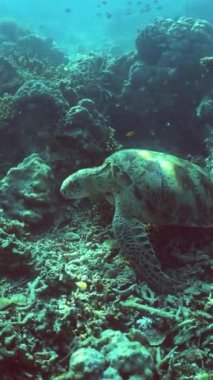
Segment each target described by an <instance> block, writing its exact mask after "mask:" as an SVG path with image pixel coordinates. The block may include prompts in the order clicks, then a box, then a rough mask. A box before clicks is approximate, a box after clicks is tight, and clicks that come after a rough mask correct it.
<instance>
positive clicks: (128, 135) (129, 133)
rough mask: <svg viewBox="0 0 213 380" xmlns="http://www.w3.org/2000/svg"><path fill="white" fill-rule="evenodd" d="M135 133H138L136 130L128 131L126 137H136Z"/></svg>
mask: <svg viewBox="0 0 213 380" xmlns="http://www.w3.org/2000/svg"><path fill="white" fill-rule="evenodd" d="M135 135H136V132H135V131H128V132H126V133H125V136H126V137H134V136H135Z"/></svg>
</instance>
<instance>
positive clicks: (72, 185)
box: [60, 169, 90, 199]
mask: <svg viewBox="0 0 213 380" xmlns="http://www.w3.org/2000/svg"><path fill="white" fill-rule="evenodd" d="M60 193H61V194H62V195H63V197H64V198H66V199H81V198H86V197H89V196H90V175H89V173H88V169H81V170H78V171H77V172H75V173H73V174H71V175H70V176H69V177H67V178H66V179H65V180H64V181H63V182H62V185H61V188H60Z"/></svg>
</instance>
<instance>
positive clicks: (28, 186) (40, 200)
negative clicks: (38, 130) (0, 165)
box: [0, 153, 54, 224]
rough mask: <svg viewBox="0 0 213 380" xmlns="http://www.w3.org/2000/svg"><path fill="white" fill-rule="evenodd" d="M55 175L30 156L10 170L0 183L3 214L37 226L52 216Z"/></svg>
mask: <svg viewBox="0 0 213 380" xmlns="http://www.w3.org/2000/svg"><path fill="white" fill-rule="evenodd" d="M53 189H54V176H53V174H52V172H51V169H50V167H49V166H48V165H46V164H45V162H44V161H42V159H41V158H40V157H39V155H38V154H37V153H33V154H31V155H30V156H28V157H26V158H25V159H24V160H23V162H21V163H20V164H19V165H18V166H17V167H15V168H11V169H10V170H9V171H8V173H7V175H6V177H4V178H3V179H2V180H1V182H0V193H1V207H2V208H3V210H4V212H5V214H6V215H8V216H10V217H13V218H17V219H19V220H22V221H24V222H27V223H29V224H38V223H41V221H43V219H45V218H47V217H48V215H49V216H50V215H51V212H53V209H52V195H53Z"/></svg>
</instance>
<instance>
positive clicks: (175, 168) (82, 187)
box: [60, 149, 213, 292]
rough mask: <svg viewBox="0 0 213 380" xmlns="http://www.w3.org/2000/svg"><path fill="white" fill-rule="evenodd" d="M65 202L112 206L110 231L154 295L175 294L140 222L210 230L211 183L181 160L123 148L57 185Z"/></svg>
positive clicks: (212, 218)
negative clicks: (89, 201) (101, 199)
mask: <svg viewBox="0 0 213 380" xmlns="http://www.w3.org/2000/svg"><path fill="white" fill-rule="evenodd" d="M60 191H61V194H62V195H63V196H64V197H65V198H67V199H80V198H84V197H91V198H94V197H96V196H98V195H102V196H103V197H105V198H106V199H107V200H108V201H109V202H110V203H112V204H113V205H114V206H115V214H114V218H113V231H114V234H115V237H116V239H117V240H118V241H119V243H120V246H121V250H122V253H123V254H124V256H125V257H126V258H127V260H128V262H129V263H130V264H131V265H132V267H133V268H134V270H135V272H136V274H137V275H139V276H140V277H142V278H143V279H144V280H146V281H147V283H148V284H149V285H150V287H152V288H153V289H154V290H157V291H159V292H166V291H168V292H169V291H171V292H172V291H174V290H175V289H177V287H176V284H175V281H173V279H172V278H170V277H169V276H168V275H167V274H166V273H164V272H163V271H162V270H161V268H160V264H159V262H158V260H157V258H156V256H155V252H154V249H153V247H152V245H151V243H150V241H149V239H148V235H147V233H146V231H145V229H144V224H142V222H143V223H151V224H154V225H161V226H162V225H164V226H167V225H180V226H189V227H204V228H209V227H213V181H212V178H210V176H209V175H208V173H207V172H205V170H203V169H201V168H200V167H199V166H197V165H195V164H193V163H192V162H189V161H186V160H184V159H181V158H178V157H175V156H172V155H169V154H165V153H161V152H154V151H150V150H140V149H123V150H120V151H118V152H115V153H113V154H112V155H111V156H109V157H108V158H107V159H106V160H105V161H104V163H103V164H102V165H101V166H98V167H94V168H88V169H81V170H78V171H77V172H75V173H73V174H71V175H70V176H69V177H67V178H66V179H65V180H64V182H63V183H62V186H61V190H60Z"/></svg>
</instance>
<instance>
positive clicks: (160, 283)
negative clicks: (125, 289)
mask: <svg viewBox="0 0 213 380" xmlns="http://www.w3.org/2000/svg"><path fill="white" fill-rule="evenodd" d="M113 231H114V234H115V237H116V239H117V240H118V241H119V243H120V246H121V249H122V253H123V255H124V256H125V258H126V259H127V261H128V262H129V263H130V265H131V266H132V267H133V269H134V271H135V272H136V275H137V276H138V277H139V278H142V279H144V280H145V281H146V282H147V283H148V284H149V285H150V287H151V288H152V289H153V290H155V291H157V292H159V293H174V292H176V291H177V290H178V288H179V286H178V284H177V283H176V282H175V281H173V280H172V279H171V278H170V277H169V276H168V275H167V274H166V273H164V272H163V271H162V270H161V268H160V264H159V262H158V260H157V258H156V256H155V252H154V249H153V247H152V245H151V243H150V241H149V238H148V235H147V233H146V231H145V229H144V227H143V225H142V223H140V221H139V220H137V219H136V218H134V217H129V215H127V214H126V213H125V208H124V207H122V202H121V201H120V199H117V200H116V202H115V215H114V218H113Z"/></svg>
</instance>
